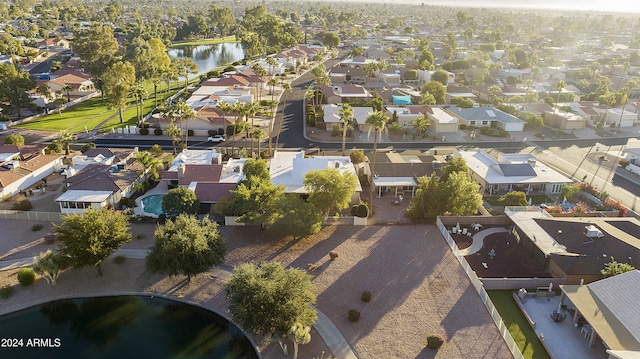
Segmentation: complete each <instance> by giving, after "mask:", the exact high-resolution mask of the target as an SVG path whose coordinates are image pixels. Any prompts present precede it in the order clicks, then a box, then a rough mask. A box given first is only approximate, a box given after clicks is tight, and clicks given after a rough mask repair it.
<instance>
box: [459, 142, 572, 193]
mask: <svg viewBox="0 0 640 359" xmlns="http://www.w3.org/2000/svg"><path fill="white" fill-rule="evenodd" d="M453 155H454V156H456V157H462V158H463V159H464V160H465V162H466V163H467V167H469V169H470V170H471V177H472V178H473V180H474V181H476V182H477V183H478V184H479V185H480V193H481V194H482V195H488V196H492V195H497V194H503V193H506V192H511V191H521V192H525V193H527V194H530V193H544V194H547V195H557V194H559V193H561V192H562V186H563V185H564V184H569V183H573V181H572V180H571V179H569V178H567V177H566V176H564V175H563V174H561V173H558V172H556V171H555V170H553V169H552V168H550V167H548V166H546V165H545V164H543V163H541V162H540V161H538V160H536V157H535V156H533V155H530V154H500V155H499V156H498V158H495V157H493V156H491V155H490V154H488V153H487V152H485V151H483V150H477V151H464V150H459V149H456V150H454V152H453Z"/></svg>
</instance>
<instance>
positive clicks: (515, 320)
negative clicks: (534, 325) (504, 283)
mask: <svg viewBox="0 0 640 359" xmlns="http://www.w3.org/2000/svg"><path fill="white" fill-rule="evenodd" d="M487 293H488V294H489V297H490V298H491V301H492V302H493V305H495V307H496V309H497V310H498V313H500V316H501V317H502V321H503V322H504V324H505V325H506V326H507V328H508V329H509V334H511V336H512V337H513V340H515V342H516V344H517V345H518V348H520V351H521V352H522V355H523V356H524V357H525V358H527V359H547V358H550V357H549V354H548V353H547V351H546V350H545V349H544V347H543V346H542V343H540V340H539V339H538V336H537V335H536V333H535V332H534V331H533V329H531V326H530V325H529V322H528V321H527V319H526V318H525V317H524V314H522V312H521V311H520V308H519V307H518V304H516V302H515V301H514V300H513V297H512V296H511V293H513V291H512V290H488V291H487Z"/></svg>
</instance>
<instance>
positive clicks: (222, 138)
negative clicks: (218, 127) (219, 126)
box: [207, 135, 224, 143]
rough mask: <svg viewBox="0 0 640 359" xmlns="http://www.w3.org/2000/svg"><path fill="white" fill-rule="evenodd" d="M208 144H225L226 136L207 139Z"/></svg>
mask: <svg viewBox="0 0 640 359" xmlns="http://www.w3.org/2000/svg"><path fill="white" fill-rule="evenodd" d="M207 142H213V143H220V142H224V136H223V135H215V136H211V137H209V138H208V139H207Z"/></svg>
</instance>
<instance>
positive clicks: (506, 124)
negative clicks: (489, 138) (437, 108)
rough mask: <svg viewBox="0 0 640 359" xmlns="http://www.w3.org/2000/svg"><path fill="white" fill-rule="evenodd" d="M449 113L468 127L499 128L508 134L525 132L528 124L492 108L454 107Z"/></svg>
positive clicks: (449, 109) (450, 108)
mask: <svg viewBox="0 0 640 359" xmlns="http://www.w3.org/2000/svg"><path fill="white" fill-rule="evenodd" d="M447 111H448V112H449V113H450V114H452V115H453V116H455V117H457V118H458V119H459V122H461V123H464V124H466V125H467V126H476V127H484V126H486V127H497V128H501V129H503V130H505V131H507V132H511V131H513V132H520V131H524V125H525V124H526V122H524V121H522V120H521V119H519V118H517V117H515V116H513V115H510V114H508V113H506V112H503V111H500V110H498V109H495V108H493V107H491V106H487V107H472V108H461V107H457V106H452V107H449V108H448V109H447Z"/></svg>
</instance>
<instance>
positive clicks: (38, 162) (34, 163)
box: [20, 155, 62, 172]
mask: <svg viewBox="0 0 640 359" xmlns="http://www.w3.org/2000/svg"><path fill="white" fill-rule="evenodd" d="M60 158H62V156H60V155H39V156H35V157H32V158H30V159H28V160H26V161H22V162H20V168H23V169H26V170H29V171H32V172H33V171H35V170H37V169H40V168H42V167H45V166H49V165H51V163H53V162H55V161H57V160H58V159H60Z"/></svg>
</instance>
